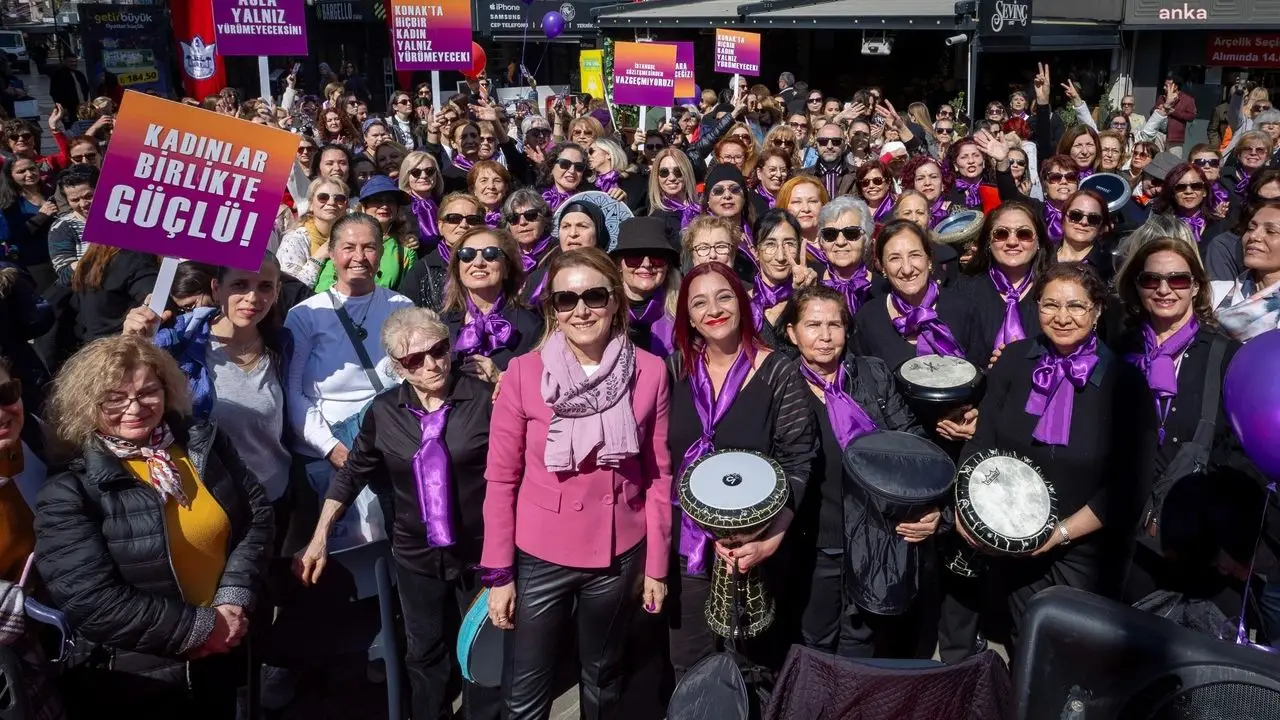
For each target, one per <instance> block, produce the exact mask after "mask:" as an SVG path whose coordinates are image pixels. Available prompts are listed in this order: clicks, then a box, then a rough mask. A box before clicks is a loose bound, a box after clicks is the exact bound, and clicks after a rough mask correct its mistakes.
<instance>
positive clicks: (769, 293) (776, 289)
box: [751, 271, 792, 332]
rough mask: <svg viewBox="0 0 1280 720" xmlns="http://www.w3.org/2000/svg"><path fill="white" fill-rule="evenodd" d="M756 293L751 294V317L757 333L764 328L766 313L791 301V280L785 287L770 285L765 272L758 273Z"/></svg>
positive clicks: (788, 280) (754, 287)
mask: <svg viewBox="0 0 1280 720" xmlns="http://www.w3.org/2000/svg"><path fill="white" fill-rule="evenodd" d="M753 289H754V291H753V292H752V294H751V317H752V319H753V320H754V321H755V324H756V331H757V332H759V331H760V328H762V327H764V320H765V317H764V311H765V310H768V309H769V308H771V307H773V306H774V305H777V304H778V303H780V302H785V301H787V300H790V299H791V292H792V287H791V280H790V279H789V278H788V279H787V282H786V284H785V285H770V284H769V283H768V282H767V281H765V279H764V272H763V271H761V272H758V273H756V280H755V285H754V286H753Z"/></svg>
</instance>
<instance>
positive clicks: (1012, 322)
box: [987, 205, 1048, 350]
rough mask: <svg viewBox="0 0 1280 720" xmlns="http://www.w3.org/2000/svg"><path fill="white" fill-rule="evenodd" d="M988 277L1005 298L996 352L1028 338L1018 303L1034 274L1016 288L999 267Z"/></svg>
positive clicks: (994, 268) (992, 269) (993, 268)
mask: <svg viewBox="0 0 1280 720" xmlns="http://www.w3.org/2000/svg"><path fill="white" fill-rule="evenodd" d="M1045 207H1048V205H1046V206H1045ZM987 277H990V278H991V282H992V284H994V285H995V286H996V292H998V293H1000V297H1002V298H1004V322H1002V323H1000V331H999V332H997V333H996V345H995V347H994V348H992V349H993V350H995V349H998V348H1000V347H1001V346H1004V345H1008V344H1009V343H1011V342H1016V341H1018V340H1022V339H1023V338H1025V337H1026V336H1027V332H1026V330H1024V329H1023V327H1022V316H1020V315H1019V314H1018V301H1020V300H1021V299H1022V293H1023V292H1025V291H1026V289H1027V288H1028V287H1030V285H1031V278H1032V273H1030V272H1028V273H1027V275H1026V277H1024V278H1022V282H1020V283H1018V285H1017V286H1016V287H1015V286H1014V284H1013V283H1011V282H1009V278H1008V277H1006V276H1005V274H1004V271H1003V270H1001V269H1000V268H998V267H995V266H992V268H991V269H990V270H988V271H987Z"/></svg>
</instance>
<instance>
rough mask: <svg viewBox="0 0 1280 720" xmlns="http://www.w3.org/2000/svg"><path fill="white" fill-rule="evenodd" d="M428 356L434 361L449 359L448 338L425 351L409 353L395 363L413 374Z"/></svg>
mask: <svg viewBox="0 0 1280 720" xmlns="http://www.w3.org/2000/svg"><path fill="white" fill-rule="evenodd" d="M428 355H429V356H431V357H432V358H433V359H435V360H443V359H445V358H447V357H449V338H444V339H442V340H439V341H437V342H436V344H435V345H432V346H431V347H429V348H427V349H426V350H420V351H418V352H416V353H409V354H408V355H405V356H404V357H400V358H396V362H397V363H399V364H400V367H402V368H404V369H405V370H408V371H409V372H413V371H415V370H417V369H419V368H421V367H422V366H423V365H424V364H426V362H427V356H428Z"/></svg>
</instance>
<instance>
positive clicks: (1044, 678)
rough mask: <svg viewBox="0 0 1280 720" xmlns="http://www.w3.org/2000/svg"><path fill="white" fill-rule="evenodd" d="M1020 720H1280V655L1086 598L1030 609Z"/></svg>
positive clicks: (1069, 595) (1057, 597)
mask: <svg viewBox="0 0 1280 720" xmlns="http://www.w3.org/2000/svg"><path fill="white" fill-rule="evenodd" d="M1023 638H1024V639H1025V640H1024V642H1023V644H1022V647H1021V648H1019V652H1018V655H1019V657H1018V659H1017V662H1016V667H1015V671H1014V692H1015V693H1016V696H1017V703H1018V718H1019V720H1049V719H1055V720H1056V719H1061V720H1210V719H1212V720H1245V719H1246V718H1247V719H1248V720H1280V656H1277V655H1273V654H1271V653H1267V652H1265V651H1263V650H1258V649H1256V648H1250V647H1241V646H1238V645H1234V644H1232V643H1231V642H1229V641H1224V640H1219V639H1217V638H1215V637H1213V636H1211V635H1205V634H1201V633H1196V632H1193V631H1190V630H1185V629H1183V628H1181V627H1179V626H1178V625H1176V624H1174V623H1173V622H1171V621H1169V620H1166V619H1164V618H1162V617H1159V616H1156V615H1152V614H1149V613H1146V612H1143V611H1141V610H1135V609H1134V608H1131V607H1128V606H1127V605H1122V604H1120V603H1117V602H1114V601H1111V600H1107V599H1106V598H1102V597H1099V596H1097V595H1093V594H1091V593H1087V592H1084V591H1081V590H1075V589H1072V588H1067V587H1055V588H1050V589H1048V590H1045V591H1043V592H1040V593H1037V594H1036V596H1035V597H1034V598H1032V599H1031V602H1029V603H1028V604H1027V613H1026V618H1025V623H1024V631H1023Z"/></svg>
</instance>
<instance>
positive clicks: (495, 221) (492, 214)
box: [484, 210, 502, 228]
mask: <svg viewBox="0 0 1280 720" xmlns="http://www.w3.org/2000/svg"><path fill="white" fill-rule="evenodd" d="M484 224H485V225H488V226H489V227H491V228H496V227H500V226H501V225H502V211H501V210H485V211H484Z"/></svg>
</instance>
